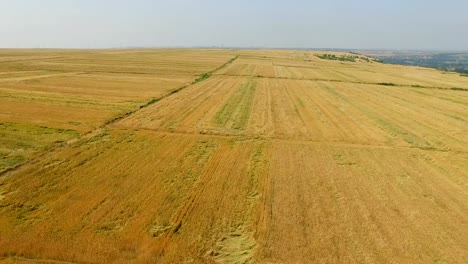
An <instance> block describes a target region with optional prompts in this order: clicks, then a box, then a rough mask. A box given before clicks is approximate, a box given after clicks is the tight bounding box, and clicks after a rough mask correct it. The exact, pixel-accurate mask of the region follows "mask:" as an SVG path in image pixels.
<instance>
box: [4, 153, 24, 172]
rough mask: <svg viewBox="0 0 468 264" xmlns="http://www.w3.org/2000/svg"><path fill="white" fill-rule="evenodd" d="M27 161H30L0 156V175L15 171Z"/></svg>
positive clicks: (17, 157) (18, 157)
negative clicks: (11, 170)
mask: <svg viewBox="0 0 468 264" xmlns="http://www.w3.org/2000/svg"><path fill="white" fill-rule="evenodd" d="M26 161H28V159H27V158H26V157H23V156H0V173H1V172H4V171H6V170H10V169H14V168H16V167H17V166H19V165H21V164H23V163H25V162H26Z"/></svg>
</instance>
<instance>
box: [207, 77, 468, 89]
mask: <svg viewBox="0 0 468 264" xmlns="http://www.w3.org/2000/svg"><path fill="white" fill-rule="evenodd" d="M216 75H220V76H233V77H254V78H257V79H278V80H297V81H317V82H338V83H354V84H368V85H378V86H384V87H385V86H386V87H404V88H420V89H436V90H445V91H464V92H468V88H459V87H447V88H444V87H437V86H424V85H415V84H413V85H412V84H395V83H382V82H378V83H372V82H356V81H349V80H335V79H323V78H294V77H276V76H263V75H249V74H232V73H219V74H216Z"/></svg>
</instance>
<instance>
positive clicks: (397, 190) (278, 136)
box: [0, 50, 468, 263]
mask: <svg viewBox="0 0 468 264" xmlns="http://www.w3.org/2000/svg"><path fill="white" fill-rule="evenodd" d="M102 52H103V54H101V55H100V56H102V57H96V64H97V65H96V70H98V68H99V69H102V67H103V65H107V66H106V67H111V66H109V65H110V64H111V63H110V61H109V60H108V57H107V55H108V54H107V55H106V54H104V51H102ZM116 52H117V51H109V53H111V54H112V55H113V56H115V58H118V57H119V56H121V58H123V59H130V58H131V57H132V56H133V55H132V54H133V53H125V52H124V53H122V54H119V55H117V53H116ZM139 52H141V53H142V57H139V58H141V60H144V61H147V62H148V63H149V64H152V65H155V64H157V63H158V62H157V59H156V58H161V60H162V61H176V60H177V59H176V58H178V57H177V56H184V57H190V58H192V60H191V61H192V63H190V64H187V67H186V68H184V67H183V65H182V64H179V63H176V65H175V66H174V69H177V70H175V73H172V74H170V73H169V71H168V70H167V71H166V69H162V68H161V69H160V71H159V72H157V73H154V74H150V73H145V74H141V75H142V76H141V78H139V77H135V78H134V76H133V75H132V74H128V72H127V73H124V69H126V70H127V71H128V70H129V68H130V67H137V65H136V64H139V62H138V63H137V62H135V61H132V60H131V61H130V62H129V63H128V65H124V67H123V68H122V69H121V70H122V73H117V72H119V71H120V70H119V69H118V67H116V68H113V69H112V71H116V72H112V73H110V72H105V73H104V72H96V71H95V72H92V73H87V74H78V75H73V76H50V77H47V78H43V79H39V80H35V81H37V82H40V83H42V82H47V83H48V84H49V85H39V84H35V88H34V89H32V90H31V91H33V90H34V92H36V94H35V99H34V100H32V99H31V100H28V99H26V95H27V94H28V93H24V94H23V95H22V96H23V97H20V96H19V95H18V96H17V97H15V98H22V99H21V100H22V101H21V102H22V103H24V104H32V103H34V102H38V103H39V102H43V101H47V100H50V101H53V102H54V103H53V104H52V103H50V104H51V105H53V106H56V107H66V106H67V104H66V103H65V100H64V99H59V98H58V97H59V96H58V95H60V93H59V92H58V90H57V91H56V90H54V89H55V88H54V86H57V87H58V86H64V87H68V88H67V89H65V91H64V92H63V93H65V92H66V93H67V94H70V96H72V95H73V96H76V97H73V98H80V100H84V99H82V98H87V99H89V100H91V99H95V98H98V99H95V100H96V102H98V103H99V104H98V106H99V109H103V110H104V109H109V108H112V107H115V108H119V107H122V109H123V108H125V103H126V102H125V101H124V98H129V99H128V100H131V101H132V103H135V104H136V105H135V107H137V108H138V107H139V104H138V102H140V101H138V100H142V101H144V100H147V99H148V98H152V97H153V96H154V97H156V96H157V95H155V94H153V92H155V93H157V92H159V95H160V96H162V97H163V98H162V99H161V100H159V101H157V102H155V103H153V104H150V105H147V106H145V107H143V108H141V109H139V110H137V111H134V112H132V113H131V114H129V115H126V116H124V118H122V119H118V120H116V121H114V122H111V123H109V124H108V125H106V126H101V128H100V129H97V130H92V133H89V134H87V135H86V136H81V137H79V138H78V139H76V140H72V141H70V140H69V138H72V137H75V138H76V137H77V136H76V135H74V134H73V133H75V132H74V131H75V130H73V129H68V130H67V129H62V130H53V131H49V130H44V131H42V130H39V132H37V133H36V134H37V135H41V136H42V137H41V138H40V140H39V141H38V142H37V144H38V145H37V146H36V147H37V148H41V149H42V150H41V151H43V152H44V153H47V154H46V155H43V156H42V157H41V158H36V159H33V160H32V161H31V162H28V163H26V164H25V165H23V166H21V167H19V168H17V169H15V170H12V171H10V172H8V173H4V174H3V176H2V177H0V257H3V258H4V259H5V260H7V261H22V260H23V261H45V262H47V261H72V262H91V263H102V262H113V263H466V262H467V261H468V250H467V248H468V247H467V245H468V239H467V237H468V203H467V201H468V192H467V188H466V187H467V186H468V185H467V184H468V182H467V181H468V137H467V135H468V133H467V132H468V107H467V106H468V95H467V94H466V93H467V92H466V90H465V89H466V88H468V85H466V83H465V80H464V79H460V78H458V77H457V76H455V75H451V74H444V73H440V72H438V71H433V70H429V69H422V68H417V67H403V66H394V65H392V66H389V65H382V64H379V63H376V62H364V61H357V62H340V61H328V60H322V59H319V58H318V57H316V56H315V55H314V53H313V52H305V51H280V50H274V51H246V50H243V51H209V52H208V51H191V50H183V51H180V54H177V53H175V52H173V51H172V50H158V51H153V52H150V51H146V50H141V51H139ZM208 53H209V54H211V55H212V56H213V57H210V58H207V57H206V56H205V55H207V54H208ZM337 54H338V53H337ZM143 55H144V56H143ZM22 56H32V57H34V56H39V55H37V54H33V53H32V54H26V55H22ZM47 56H52V55H51V54H47ZM80 56H82V57H80V60H81V61H80V63H82V64H86V63H87V60H92V59H93V58H90V57H89V56H87V55H86V54H84V55H80ZM128 56H130V58H129V57H128ZM235 56H238V57H235ZM19 57H21V56H19ZM221 58H224V61H222V62H219V63H214V61H216V62H217V61H218V59H219V60H221ZM232 58H237V59H235V60H232ZM61 60H62V62H61V63H64V62H66V63H69V62H71V61H68V59H67V58H62V59H61ZM205 63H206V64H205ZM57 65H58V64H57ZM57 65H55V66H54V67H56V66H57ZM208 65H210V66H211V67H208ZM220 65H222V66H221V67H220ZM57 67H58V66H57ZM73 67H77V66H76V65H75V66H73ZM138 67H140V66H138ZM202 69H203V71H201V70H202ZM30 70H31V71H32V70H36V69H30ZM178 70H180V74H178V73H177V72H178ZM195 72H199V75H201V74H202V73H203V72H207V73H208V74H206V75H202V76H201V77H200V78H196V76H195V77H193V78H191V79H190V80H189V81H188V82H192V81H193V80H194V79H198V81H196V82H193V83H191V84H188V85H187V86H186V87H185V88H184V89H181V90H178V91H177V92H175V93H171V89H170V88H164V92H162V91H161V90H158V91H153V90H152V89H151V86H150V85H148V83H150V82H152V81H154V82H156V83H157V82H162V81H167V82H168V83H167V85H168V87H170V86H171V84H170V83H169V82H171V81H174V83H175V82H179V84H180V83H186V82H187V81H185V80H188V79H184V78H185V77H183V76H185V75H184V74H189V73H195ZM366 72H367V73H368V74H366ZM15 74H17V73H16V72H15V73H12V75H11V76H12V77H11V78H16V77H14V76H13V75H15ZM35 74H36V73H35ZM38 75H39V74H38ZM169 76H171V77H169ZM17 77H18V78H19V77H21V78H22V77H23V76H19V75H18V76H17ZM114 77H116V78H118V79H114ZM166 78H167V79H168V80H166ZM67 79H69V80H73V81H72V84H70V86H66V85H65V84H66V83H65V82H66V80H67ZM89 80H100V87H101V89H102V90H101V97H100V94H99V88H98V87H95V88H94V89H93V84H92V83H89V85H88V83H87V82H88V81H89ZM30 81H31V80H29V82H30ZM127 82H135V83H138V85H136V86H138V87H139V88H138V93H133V90H132V91H130V90H128V89H125V86H126V84H127ZM5 83H7V82H5ZM77 84H79V85H77ZM120 84H121V85H120ZM11 85H13V84H11ZM31 85H33V84H31ZM147 85H148V86H147ZM162 86H164V85H162ZM12 87H13V86H12ZM454 87H458V88H460V89H452V88H454ZM19 90H20V88H16V89H14V87H13V88H9V89H5V91H8V92H13V91H14V92H15V93H18V94H19V93H20V91H19ZM168 93H171V94H168ZM31 94H34V93H32V92H31ZM57 94H58V95H57ZM74 94H76V95H74ZM139 96H141V97H139ZM49 98H55V99H54V100H51V99H49ZM130 98H131V99H130ZM142 98H143V99H142ZM15 100H19V99H15ZM74 100H76V101H78V99H74ZM79 102H82V103H83V104H85V103H84V101H79ZM86 102H88V101H86ZM127 103H129V102H127ZM83 108H84V109H88V108H87V107H83ZM93 116H94V115H93ZM56 120H59V118H51V119H50V121H49V122H57V121H56ZM30 123H32V121H30ZM64 123H65V122H64ZM97 123H98V122H97ZM5 124H7V125H3V126H4V128H2V129H3V130H4V131H5V132H4V133H6V134H7V133H10V134H14V132H15V131H23V130H27V129H30V128H29V127H22V126H19V125H18V124H17V123H15V122H13V121H11V122H9V123H5ZM28 126H37V124H33V125H30V124H28ZM59 127H60V126H59ZM41 129H46V128H41ZM84 130H86V129H84ZM76 131H78V130H76ZM49 133H50V134H49ZM69 133H71V135H69ZM44 134H45V135H50V137H49V136H45V135H44ZM18 135H23V134H18ZM27 135H29V134H28V133H25V136H24V137H26V136H27ZM9 137H11V136H7V137H6V138H9ZM52 139H55V140H57V141H60V142H65V143H62V147H57V148H54V149H53V150H51V151H49V150H47V146H48V144H50V143H49V141H51V140H52ZM23 141H24V140H22V139H20V140H18V141H17V142H23ZM0 142H1V144H2V147H3V146H7V147H5V148H6V149H10V150H11V151H13V150H14V151H16V152H15V155H16V156H18V155H20V154H16V153H19V152H21V150H20V148H19V147H18V145H15V144H13V143H11V144H10V143H8V144H7V143H4V142H2V141H0ZM13 156H14V155H13ZM8 162H10V161H6V162H4V163H5V164H8ZM4 166H6V165H4Z"/></svg>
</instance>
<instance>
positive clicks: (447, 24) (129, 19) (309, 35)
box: [0, 0, 468, 50]
mask: <svg viewBox="0 0 468 264" xmlns="http://www.w3.org/2000/svg"><path fill="white" fill-rule="evenodd" d="M466 10H468V2H466V1H461V0H451V1H445V2H440V1H434V0H430V1H422V0H414V1H411V2H410V1H402V0H398V1H387V0H386V1H379V2H376V1H370V0H363V1H359V3H351V2H350V1H344V0H333V1H314V3H311V1H303V0H301V1H288V2H286V1H276V0H275V1H265V0H258V1H245V0H242V1H236V2H231V1H229V2H227V1H214V0H207V1H187V0H176V1H170V2H168V1H150V0H137V1H122V0H118V1H110V0H103V1H90V0H82V1H77V0H65V1H63V0H62V1H59V0H44V1H34V0H29V1H28V0H18V1H6V0H0V34H2V38H1V39H0V48H122V47H210V46H217V47H239V48H248V47H256V48H330V49H333V48H342V49H391V50H395V49H397V50H468V16H466Z"/></svg>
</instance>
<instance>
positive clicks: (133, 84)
mask: <svg viewBox="0 0 468 264" xmlns="http://www.w3.org/2000/svg"><path fill="white" fill-rule="evenodd" d="M231 57H233V56H231V55H229V52H224V51H223V52H220V51H216V50H200V51H193V50H179V51H177V50H170V51H168V50H166V51H164V50H158V51H140V50H123V51H110V50H109V51H86V52H83V51H53V50H42V51H32V50H31V51H29V50H21V51H20V50H2V51H0V133H1V135H2V136H3V138H2V142H3V143H4V144H2V146H1V148H0V172H2V171H4V170H8V169H11V168H14V167H16V166H17V165H19V164H21V163H23V162H24V161H27V160H29V159H31V158H32V157H34V156H35V154H36V153H41V152H42V150H44V149H49V148H51V147H53V146H54V145H57V144H60V143H61V142H64V141H67V140H70V139H72V138H76V137H78V136H80V135H83V134H86V133H88V132H90V131H92V130H94V129H96V128H98V127H100V126H102V125H104V124H106V123H108V122H110V121H112V120H114V119H117V118H120V117H122V116H125V115H126V114H128V113H130V112H132V111H135V110H137V109H139V108H140V107H142V106H144V105H146V104H147V103H148V102H150V101H151V100H154V99H156V98H159V97H162V96H164V95H167V94H169V93H170V92H172V91H174V90H175V89H178V88H180V87H183V86H185V85H187V84H189V83H191V82H192V81H193V80H194V79H196V78H197V77H198V76H199V75H201V74H203V73H205V72H208V71H210V70H212V69H213V68H216V67H219V66H220V65H222V64H223V63H225V62H226V60H228V59H229V58H231ZM14 127H20V131H21V132H20V133H14V132H12V131H15V130H12V129H13V128H14ZM38 131H41V132H38ZM44 131H47V133H45V134H46V135H38V133H43V132H44ZM38 136H39V137H40V139H38V138H37V137H38ZM46 137H47V138H48V139H47V140H45V138H46ZM36 141H39V142H36Z"/></svg>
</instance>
